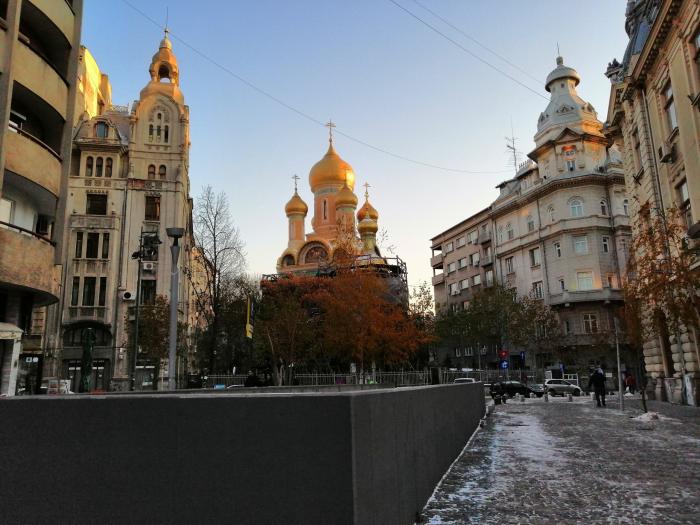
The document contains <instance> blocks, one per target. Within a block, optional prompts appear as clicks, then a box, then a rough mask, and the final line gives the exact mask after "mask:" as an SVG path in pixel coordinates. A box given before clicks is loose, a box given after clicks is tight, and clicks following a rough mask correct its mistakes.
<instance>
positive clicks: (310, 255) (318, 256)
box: [304, 246, 328, 264]
mask: <svg viewBox="0 0 700 525" xmlns="http://www.w3.org/2000/svg"><path fill="white" fill-rule="evenodd" d="M326 259H328V253H327V252H326V249H325V248H324V247H323V246H314V247H312V248H309V250H308V251H307V252H306V255H305V257H304V262H305V263H307V264H309V263H319V262H321V261H325V260H326Z"/></svg>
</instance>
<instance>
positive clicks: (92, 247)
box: [85, 232, 100, 259]
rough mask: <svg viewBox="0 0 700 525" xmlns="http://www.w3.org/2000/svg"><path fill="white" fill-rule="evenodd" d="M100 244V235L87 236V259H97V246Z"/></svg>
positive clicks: (89, 234)
mask: <svg viewBox="0 0 700 525" xmlns="http://www.w3.org/2000/svg"><path fill="white" fill-rule="evenodd" d="M99 242H100V234H99V233H93V232H89V233H88V234H87V243H86V244H85V258H86V259H97V245H98V244H99Z"/></svg>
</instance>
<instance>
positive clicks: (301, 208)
mask: <svg viewBox="0 0 700 525" xmlns="http://www.w3.org/2000/svg"><path fill="white" fill-rule="evenodd" d="M308 211H309V207H308V206H307V205H306V203H305V202H304V201H303V200H302V198H301V197H299V194H298V193H297V192H296V191H295V192H294V195H292V198H291V199H289V202H288V203H287V205H286V206H285V207H284V212H285V213H286V214H287V216H290V215H293V214H297V213H300V214H302V215H303V216H304V217H306V213H307V212H308Z"/></svg>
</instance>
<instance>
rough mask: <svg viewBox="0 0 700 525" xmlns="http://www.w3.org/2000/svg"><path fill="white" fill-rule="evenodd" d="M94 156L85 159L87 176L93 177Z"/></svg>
mask: <svg viewBox="0 0 700 525" xmlns="http://www.w3.org/2000/svg"><path fill="white" fill-rule="evenodd" d="M92 163H93V160H92V157H88V158H87V159H85V176H86V177H92Z"/></svg>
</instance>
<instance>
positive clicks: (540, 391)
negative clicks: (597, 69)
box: [527, 383, 544, 397]
mask: <svg viewBox="0 0 700 525" xmlns="http://www.w3.org/2000/svg"><path fill="white" fill-rule="evenodd" d="M527 387H528V388H529V389H530V392H532V393H533V394H535V395H536V396H537V397H542V396H543V395H544V385H543V384H542V383H531V384H529V385H527Z"/></svg>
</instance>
